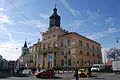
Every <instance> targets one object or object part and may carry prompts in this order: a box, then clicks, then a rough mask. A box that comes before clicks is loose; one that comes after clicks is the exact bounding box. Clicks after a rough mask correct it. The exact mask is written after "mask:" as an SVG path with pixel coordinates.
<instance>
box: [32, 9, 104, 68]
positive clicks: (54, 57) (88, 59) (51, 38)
mask: <svg viewBox="0 0 120 80" xmlns="http://www.w3.org/2000/svg"><path fill="white" fill-rule="evenodd" d="M49 19H50V22H49V28H48V30H47V31H46V32H44V33H42V40H41V41H40V42H38V43H36V44H34V45H33V46H32V47H31V49H32V50H31V54H32V55H33V66H34V67H38V66H39V67H45V68H48V67H59V68H66V67H67V68H74V67H81V66H91V65H93V64H96V63H98V64H100V63H102V55H101V45H100V44H99V43H98V42H96V41H93V40H91V39H89V38H86V37H84V36H82V35H80V34H78V33H76V32H68V31H66V30H64V29H62V28H61V27H60V16H59V15H58V14H57V9H56V8H54V9H53V14H52V15H51V16H50V18H49Z"/></svg>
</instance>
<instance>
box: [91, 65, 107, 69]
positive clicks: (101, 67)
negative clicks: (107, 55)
mask: <svg viewBox="0 0 120 80" xmlns="http://www.w3.org/2000/svg"><path fill="white" fill-rule="evenodd" d="M103 70H105V66H104V65H103V64H94V65H93V66H92V67H91V71H103Z"/></svg>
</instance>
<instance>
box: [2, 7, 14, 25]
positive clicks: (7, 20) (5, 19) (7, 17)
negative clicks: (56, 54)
mask: <svg viewBox="0 0 120 80" xmlns="http://www.w3.org/2000/svg"><path fill="white" fill-rule="evenodd" d="M0 23H7V24H14V21H13V20H11V19H10V17H9V16H8V15H6V14H5V12H4V9H3V8H0Z"/></svg>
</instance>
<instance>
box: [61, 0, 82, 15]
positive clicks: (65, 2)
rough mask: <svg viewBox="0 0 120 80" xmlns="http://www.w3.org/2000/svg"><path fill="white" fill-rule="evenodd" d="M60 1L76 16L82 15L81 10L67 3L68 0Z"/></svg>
mask: <svg viewBox="0 0 120 80" xmlns="http://www.w3.org/2000/svg"><path fill="white" fill-rule="evenodd" d="M60 1H61V3H62V4H63V5H64V6H65V7H66V9H68V10H69V11H70V12H71V13H72V14H73V15H74V16H77V15H80V12H79V11H78V10H76V9H73V8H72V7H70V5H69V4H68V3H67V1H66V0H60Z"/></svg>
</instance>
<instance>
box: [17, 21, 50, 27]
mask: <svg viewBox="0 0 120 80" xmlns="http://www.w3.org/2000/svg"><path fill="white" fill-rule="evenodd" d="M18 23H22V24H32V25H34V28H41V27H43V28H44V27H47V26H48V25H47V24H46V23H43V22H41V21H40V20H33V19H31V20H29V21H19V22H18Z"/></svg>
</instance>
